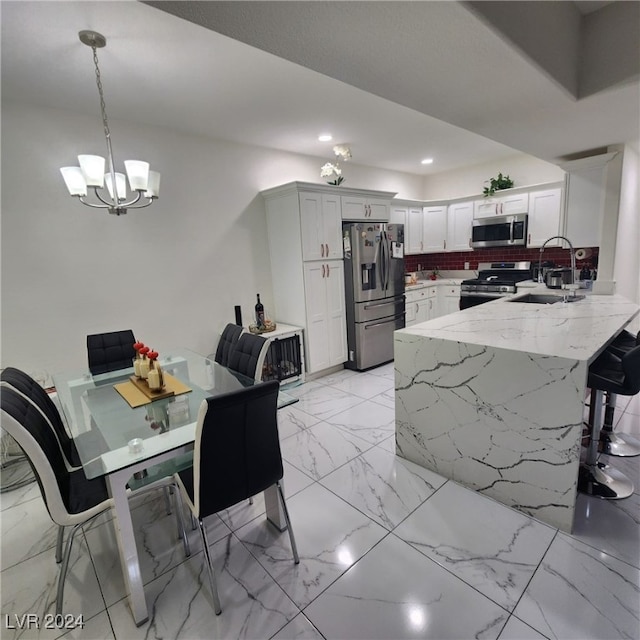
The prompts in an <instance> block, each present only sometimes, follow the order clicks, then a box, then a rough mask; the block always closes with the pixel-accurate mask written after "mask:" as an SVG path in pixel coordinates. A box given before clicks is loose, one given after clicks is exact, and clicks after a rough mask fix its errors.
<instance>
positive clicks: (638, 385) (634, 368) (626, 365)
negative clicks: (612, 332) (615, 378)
mask: <svg viewBox="0 0 640 640" xmlns="http://www.w3.org/2000/svg"><path fill="white" fill-rule="evenodd" d="M622 370H623V371H624V386H625V391H627V392H628V393H627V395H630V396H634V395H635V394H636V393H640V345H637V346H635V347H633V349H631V351H627V353H625V354H624V356H622Z"/></svg>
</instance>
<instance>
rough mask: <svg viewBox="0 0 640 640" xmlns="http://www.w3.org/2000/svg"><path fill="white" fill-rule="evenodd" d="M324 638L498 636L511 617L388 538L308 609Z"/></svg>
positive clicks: (385, 638) (405, 545)
mask: <svg viewBox="0 0 640 640" xmlns="http://www.w3.org/2000/svg"><path fill="white" fill-rule="evenodd" d="M305 615H306V616H307V617H308V618H309V620H311V622H312V623H313V624H314V625H315V626H316V627H317V628H318V630H319V631H320V633H322V634H323V635H324V636H325V637H326V638H349V639H350V640H356V639H359V638H361V639H362V640H373V639H375V638H380V639H384V640H387V639H389V638H394V639H399V638H437V639H439V640H443V639H445V638H452V639H453V638H455V639H456V640H459V639H460V638H497V637H498V634H499V632H500V630H501V629H502V627H503V626H504V624H505V622H506V620H507V617H508V613H507V612H506V611H504V609H501V608H500V607H498V606H497V605H496V604H495V603H493V602H491V601H490V600H488V599H487V598H485V597H484V596H483V595H481V594H479V593H478V592H477V591H476V590H475V589H472V588H471V587H469V586H468V585H466V584H464V583H463V582H461V581H460V580H458V579H457V578H456V577H454V576H452V575H451V574H450V573H448V572H447V571H445V570H444V569H443V568H442V567H440V566H439V565H438V564H436V563H435V562H433V561H432V560H430V559H429V558H426V557H425V556H424V555H422V554H421V553H419V552H418V551H416V550H415V549H414V548H413V547H411V546H410V545H408V544H406V543H405V542H403V541H402V540H400V539H398V538H397V537H396V536H395V535H394V534H389V535H388V536H387V537H386V538H385V539H384V540H382V542H380V543H379V544H378V545H376V546H375V547H374V548H373V549H372V550H371V551H370V552H369V553H368V554H367V555H366V556H365V557H364V558H362V560H360V561H359V562H357V563H356V564H355V565H354V566H353V567H351V569H350V570H349V571H347V572H346V573H345V574H344V575H343V576H342V577H341V578H339V579H338V580H337V581H336V582H334V583H333V584H332V585H331V586H330V587H329V588H328V589H327V590H326V591H325V592H324V593H322V594H321V595H320V596H318V598H316V600H314V601H313V602H312V603H311V604H310V605H309V606H308V607H307V608H306V609H305Z"/></svg>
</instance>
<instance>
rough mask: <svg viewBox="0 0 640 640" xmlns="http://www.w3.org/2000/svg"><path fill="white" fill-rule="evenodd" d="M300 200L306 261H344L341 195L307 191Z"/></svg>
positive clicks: (301, 230) (301, 227)
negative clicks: (338, 259)
mask: <svg viewBox="0 0 640 640" xmlns="http://www.w3.org/2000/svg"><path fill="white" fill-rule="evenodd" d="M299 198H300V232H301V235H302V259H303V260H305V261H308V260H332V259H336V258H342V216H341V209H340V196H338V195H334V194H327V193H311V192H307V191H304V192H301V193H300V194H299Z"/></svg>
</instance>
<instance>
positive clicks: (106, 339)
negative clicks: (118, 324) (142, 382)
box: [87, 329, 136, 375]
mask: <svg viewBox="0 0 640 640" xmlns="http://www.w3.org/2000/svg"><path fill="white" fill-rule="evenodd" d="M135 342H136V339H135V337H134V335H133V331H132V330H131V329H125V330H122V331H110V332H108V333H94V334H90V335H88V336H87V358H88V361H89V371H91V373H92V374H93V375H97V374H99V373H107V372H109V371H117V370H118V369H126V368H128V367H132V366H133V359H134V358H135V355H136V350H135V349H134V348H133V345H134V344H135Z"/></svg>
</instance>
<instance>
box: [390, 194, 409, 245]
mask: <svg viewBox="0 0 640 640" xmlns="http://www.w3.org/2000/svg"><path fill="white" fill-rule="evenodd" d="M408 213H409V207H404V206H401V205H393V204H392V205H391V206H390V207H389V223H390V224H403V225H404V226H405V229H404V239H405V250H406V246H407V215H408Z"/></svg>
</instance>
